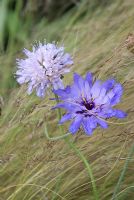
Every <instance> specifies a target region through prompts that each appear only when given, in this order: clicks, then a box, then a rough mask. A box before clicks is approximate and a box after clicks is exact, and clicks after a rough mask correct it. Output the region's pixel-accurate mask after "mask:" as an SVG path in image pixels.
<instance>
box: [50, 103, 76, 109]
mask: <svg viewBox="0 0 134 200" xmlns="http://www.w3.org/2000/svg"><path fill="white" fill-rule="evenodd" d="M56 108H64V109H66V110H68V111H73V110H74V109H75V108H76V106H75V105H73V104H71V103H58V104H57V105H56V106H54V107H53V108H52V109H56Z"/></svg>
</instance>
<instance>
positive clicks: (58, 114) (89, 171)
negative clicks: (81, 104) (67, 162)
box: [45, 95, 99, 200]
mask: <svg viewBox="0 0 134 200" xmlns="http://www.w3.org/2000/svg"><path fill="white" fill-rule="evenodd" d="M55 97H56V101H57V103H59V100H58V98H57V95H55ZM57 116H58V120H60V119H61V110H60V108H59V109H58V110H57ZM60 132H61V135H62V136H63V137H62V136H58V137H56V139H57V138H58V139H61V138H64V140H65V142H66V143H67V144H68V145H69V147H70V148H71V149H73V150H74V151H75V153H76V154H77V155H78V156H79V158H80V159H81V160H82V161H83V163H84V165H85V167H86V168H87V171H88V174H89V177H90V179H91V183H92V187H93V193H94V197H95V200H99V197H98V192H97V187H96V183H95V179H94V176H93V173H92V169H91V166H90V164H89V162H88V161H87V159H86V158H85V156H84V155H83V154H82V152H81V151H80V150H79V149H78V148H77V147H76V146H75V144H73V143H72V142H70V140H69V138H66V137H65V136H68V135H70V133H68V135H67V134H65V135H63V133H64V130H63V128H62V126H60ZM45 134H46V136H47V138H50V137H49V135H48V131H47V127H46V126H45ZM50 139H54V138H50Z"/></svg>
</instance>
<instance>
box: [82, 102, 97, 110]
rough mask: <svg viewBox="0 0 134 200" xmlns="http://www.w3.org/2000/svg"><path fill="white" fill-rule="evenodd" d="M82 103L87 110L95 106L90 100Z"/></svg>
mask: <svg viewBox="0 0 134 200" xmlns="http://www.w3.org/2000/svg"><path fill="white" fill-rule="evenodd" d="M83 105H84V106H85V107H86V109H87V110H92V109H93V108H94V107H95V103H94V102H93V101H91V102H87V101H84V102H83Z"/></svg>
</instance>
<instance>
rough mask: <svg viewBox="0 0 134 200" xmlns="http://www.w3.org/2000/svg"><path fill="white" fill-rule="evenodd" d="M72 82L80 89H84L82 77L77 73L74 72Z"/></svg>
mask: <svg viewBox="0 0 134 200" xmlns="http://www.w3.org/2000/svg"><path fill="white" fill-rule="evenodd" d="M74 83H75V85H76V86H77V87H78V88H79V89H80V90H83V89H84V79H83V78H82V77H81V76H80V75H79V74H77V73H74Z"/></svg>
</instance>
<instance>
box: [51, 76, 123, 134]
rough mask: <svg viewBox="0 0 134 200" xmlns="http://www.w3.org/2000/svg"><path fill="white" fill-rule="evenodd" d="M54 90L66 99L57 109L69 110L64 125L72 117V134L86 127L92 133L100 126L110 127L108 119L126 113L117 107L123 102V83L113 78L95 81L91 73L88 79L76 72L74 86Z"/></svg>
mask: <svg viewBox="0 0 134 200" xmlns="http://www.w3.org/2000/svg"><path fill="white" fill-rule="evenodd" d="M54 93H55V94H56V95H58V96H59V100H61V101H63V102H60V103H58V104H57V105H56V106H55V107H54V108H63V109H65V110H67V113H66V114H65V115H64V116H63V117H62V118H61V120H60V124H62V123H64V122H65V121H67V120H72V123H71V125H70V127H69V131H70V132H71V133H75V132H77V131H78V129H79V128H80V127H81V126H82V127H83V129H84V131H85V133H86V134H88V135H90V134H92V132H93V130H94V129H95V128H96V127H97V125H100V126H101V127H102V128H107V127H108V125H107V123H106V119H108V118H111V117H117V118H124V117H125V116H126V113H124V112H123V111H121V110H118V109H115V108H113V106H115V105H116V104H117V103H119V102H120V99H121V96H122V93H123V89H122V86H121V84H119V83H116V82H115V80H113V79H109V80H107V81H105V82H102V81H100V80H96V81H94V82H93V80H92V74H91V73H87V75H86V77H85V79H83V78H82V77H81V76H79V75H78V74H74V83H73V85H71V86H67V87H66V88H65V89H58V90H54Z"/></svg>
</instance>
